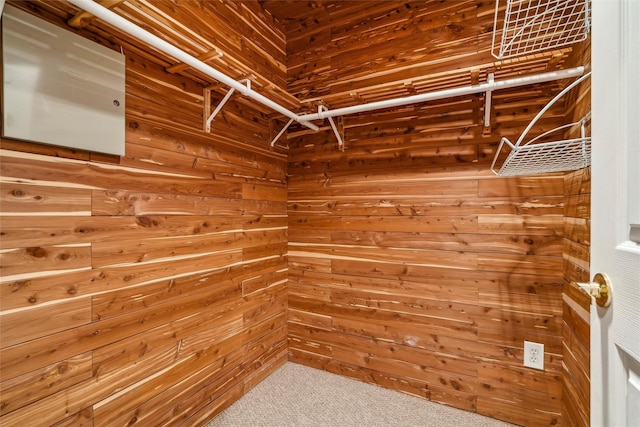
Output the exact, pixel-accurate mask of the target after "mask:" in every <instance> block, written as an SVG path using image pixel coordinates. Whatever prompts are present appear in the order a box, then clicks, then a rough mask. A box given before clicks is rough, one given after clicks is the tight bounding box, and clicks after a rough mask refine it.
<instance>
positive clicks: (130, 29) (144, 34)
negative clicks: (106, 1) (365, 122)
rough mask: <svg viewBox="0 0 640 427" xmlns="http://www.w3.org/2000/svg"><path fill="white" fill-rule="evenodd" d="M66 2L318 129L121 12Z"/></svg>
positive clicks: (89, 0)
mask: <svg viewBox="0 0 640 427" xmlns="http://www.w3.org/2000/svg"><path fill="white" fill-rule="evenodd" d="M0 1H1V0H0ZM69 3H71V4H73V5H75V6H77V7H79V8H81V9H83V10H85V11H87V12H89V13H90V14H92V15H94V16H96V17H98V18H100V19H102V20H103V21H105V22H107V23H109V24H111V25H113V26H114V27H116V28H118V29H120V30H122V31H124V32H125V33H127V34H129V35H131V36H133V37H135V38H137V39H138V40H141V41H143V42H145V43H147V44H148V45H149V46H153V47H155V48H156V49H158V50H160V51H162V52H164V53H166V54H167V55H169V56H171V57H173V58H175V59H177V60H178V61H181V62H183V63H185V64H187V65H189V66H190V67H192V68H195V69H196V70H198V71H201V72H203V73H205V74H206V75H208V76H209V77H213V78H214V79H216V80H218V81H219V82H221V83H223V84H225V85H227V86H229V87H231V88H233V89H235V90H237V91H238V92H240V93H241V94H243V95H245V96H247V97H249V98H252V99H254V100H256V101H258V102H259V103H261V104H262V105H265V106H267V107H269V108H271V109H272V110H274V111H277V112H278V113H281V114H283V115H285V116H287V117H289V118H290V119H293V120H295V121H297V122H299V123H301V124H303V125H305V126H307V127H308V128H310V129H313V130H316V131H317V130H319V129H320V128H319V127H318V126H316V125H314V124H312V123H308V122H307V120H306V119H300V116H298V115H297V114H295V113H294V112H293V111H289V110H288V109H286V108H284V107H283V106H281V105H280V104H277V103H275V102H273V101H272V100H270V99H269V98H266V97H265V96H263V95H261V94H259V93H258V92H256V91H254V90H252V89H251V88H249V87H247V86H245V85H243V84H241V83H238V82H237V81H235V80H234V79H232V78H231V77H229V76H227V75H226V74H223V73H221V72H219V71H218V70H216V69H215V68H213V67H211V66H209V65H207V64H205V63H204V62H202V61H200V60H199V59H197V58H195V57H193V56H191V55H189V54H188V53H186V52H184V51H182V50H180V49H178V48H177V47H175V46H173V45H171V44H170V43H167V42H166V41H164V40H162V39H161V38H159V37H157V36H155V35H153V34H151V33H149V32H148V31H146V30H144V29H142V28H140V27H139V26H137V25H135V24H134V23H132V22H129V21H128V20H126V19H125V18H123V17H121V16H120V15H118V14H116V13H114V12H112V11H110V10H109V9H107V8H105V7H103V6H101V5H99V4H98V3H95V2H94V1H93V0H69Z"/></svg>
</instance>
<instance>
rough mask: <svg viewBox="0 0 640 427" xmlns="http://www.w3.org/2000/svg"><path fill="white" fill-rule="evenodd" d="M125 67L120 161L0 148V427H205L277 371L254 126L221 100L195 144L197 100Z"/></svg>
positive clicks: (267, 206) (136, 67)
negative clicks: (123, 152)
mask: <svg viewBox="0 0 640 427" xmlns="http://www.w3.org/2000/svg"><path fill="white" fill-rule="evenodd" d="M12 3H13V4H16V5H17V6H19V7H25V5H24V4H20V3H16V2H12ZM207 3H209V2H207ZM34 5H35V4H34ZM231 5H232V6H234V7H229V6H228V5H227V4H223V3H213V2H211V3H209V4H208V7H210V8H211V10H213V12H211V10H210V12H211V14H212V15H213V16H216V14H218V15H224V16H225V17H226V19H225V25H226V23H235V24H234V30H235V31H236V32H237V33H235V36H236V38H237V36H238V35H239V34H247V33H249V32H251V31H255V29H250V28H248V24H247V22H248V21H249V20H247V21H245V20H243V19H240V18H241V16H240V14H243V17H242V18H246V15H251V8H245V7H235V5H233V4H231ZM30 6H31V5H30ZM45 6H46V4H45ZM52 6H57V5H55V4H54V5H52ZM34 10H35V9H34ZM43 13H44V12H43ZM46 17H47V19H49V20H51V21H53V22H56V23H59V22H60V20H59V19H58V17H56V16H52V15H46ZM63 18H64V19H65V20H66V18H68V17H63ZM253 18H254V19H255V20H259V19H262V18H260V17H259V16H255V17H253ZM236 21H237V22H236ZM212 25H215V21H213V22H212ZM276 29H277V28H276ZM229 36H230V37H231V39H230V40H233V37H232V36H233V34H229ZM264 36H266V37H271V38H273V37H272V36H271V35H270V34H266V35H264ZM90 37H92V36H90ZM93 38H95V37H93ZM103 42H104V40H103ZM104 43H105V44H108V43H107V42H104ZM278 43H279V47H278V49H275V48H274V49H273V50H274V51H275V50H280V52H279V53H278V52H273V53H272V54H273V57H274V58H278V56H280V57H282V56H283V55H284V47H285V46H284V37H281V38H280V39H279V40H274V41H273V45H274V46H277V45H278ZM115 48H116V49H118V50H119V47H118V46H115ZM243 49H245V50H246V49H247V47H246V46H243ZM265 52H267V51H266V50H261V51H257V50H256V52H254V53H253V55H254V58H255V57H260V55H265ZM125 54H126V63H127V66H126V73H127V78H126V85H127V87H126V91H127V98H126V107H127V110H126V124H127V130H126V155H125V156H124V157H122V158H120V159H118V158H115V157H111V156H104V155H97V154H89V153H83V152H75V151H73V150H67V149H59V148H54V147H46V146H40V145H36V144H27V143H21V142H17V141H11V140H3V141H2V147H1V148H2V152H1V154H2V157H1V160H0V162H1V163H0V166H1V169H2V171H1V172H2V186H1V208H2V209H1V211H2V217H1V227H2V230H1V233H2V234H1V235H2V239H1V245H2V251H1V252H0V265H1V267H2V286H1V296H0V298H1V299H0V301H1V308H2V314H1V315H0V322H1V323H0V327H1V328H2V329H1V347H2V348H1V350H0V363H1V366H0V371H1V375H2V382H1V383H0V387H1V390H0V394H1V399H2V403H1V405H0V411H1V415H2V416H1V418H0V424H2V425H3V426H16V425H22V426H24V425H29V426H36V425H42V426H46V425H53V424H56V423H59V424H56V425H60V426H64V425H69V426H71V425H73V426H80V425H85V426H92V425H95V426H105V425H125V424H126V425H144V426H151V425H178V424H183V425H202V424H204V423H205V422H206V421H207V420H209V419H211V418H212V417H213V415H214V414H215V413H217V412H219V411H220V410H222V409H223V408H224V407H226V406H228V405H229V404H230V403H232V402H233V401H235V400H236V399H237V398H239V397H240V396H241V395H243V394H244V393H245V392H246V391H247V390H248V389H250V388H251V387H252V386H253V385H254V384H256V383H257V382H259V381H260V380H261V379H262V378H264V377H265V376H267V375H268V374H270V373H271V372H272V371H273V370H274V369H276V368H277V367H278V366H280V365H281V364H282V363H284V361H286V359H287V339H286V305H287V291H286V287H287V262H286V257H284V256H283V254H286V251H287V218H286V213H287V212H286V210H287V208H286V195H287V193H286V166H287V163H286V156H285V155H282V154H275V153H271V152H269V151H268V150H267V149H266V148H267V141H268V132H267V130H268V128H269V121H268V119H267V118H266V116H265V115H264V114H263V113H260V112H258V111H256V110H252V109H250V108H247V107H246V106H244V107H242V108H239V106H238V105H237V103H236V102H234V101H231V102H230V103H228V104H227V106H226V107H225V111H224V112H223V113H221V115H220V116H219V117H218V118H217V119H216V121H215V123H214V132H215V133H214V134H212V135H206V134H204V133H203V132H202V104H203V86H202V85H200V84H196V83H194V82H193V81H192V80H189V79H187V78H184V77H181V76H178V75H170V74H167V73H166V72H164V70H163V68H161V67H159V66H158V65H156V64H154V63H152V62H151V61H150V60H148V59H147V58H144V57H142V56H139V55H138V54H137V53H135V52H134V51H133V50H130V49H127V48H125ZM261 62H262V63H265V64H272V63H275V62H276V61H275V60H274V59H273V58H268V60H266V59H265V60H263V61H261ZM270 71H271V72H272V73H273V74H274V76H276V77H278V78H279V80H280V81H282V82H283V83H284V79H285V73H284V65H283V64H282V67H281V68H278V67H276V66H273V67H272V69H271V70H270ZM214 135H218V136H214Z"/></svg>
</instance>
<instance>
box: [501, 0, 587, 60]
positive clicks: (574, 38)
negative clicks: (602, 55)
mask: <svg viewBox="0 0 640 427" xmlns="http://www.w3.org/2000/svg"><path fill="white" fill-rule="evenodd" d="M500 2H501V0H496V11H495V17H494V31H493V40H492V45H491V53H492V54H493V56H495V57H496V58H498V59H504V58H512V57H514V56H519V55H527V54H531V53H536V52H541V51H545V50H550V49H555V48H559V47H562V46H567V45H570V44H573V43H576V42H580V41H583V40H585V39H586V38H587V36H588V35H589V30H590V26H591V25H590V8H589V0H507V4H506V7H505V12H504V18H503V24H502V31H501V32H500V33H501V34H500V40H497V38H498V33H499V31H498V28H499V16H498V15H499V14H498V11H499V9H500V8H499V6H500Z"/></svg>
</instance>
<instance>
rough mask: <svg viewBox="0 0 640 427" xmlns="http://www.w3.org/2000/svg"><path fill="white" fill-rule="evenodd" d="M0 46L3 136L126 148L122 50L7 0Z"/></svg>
mask: <svg viewBox="0 0 640 427" xmlns="http://www.w3.org/2000/svg"><path fill="white" fill-rule="evenodd" d="M2 48H3V85H2V101H3V102H2V132H3V135H4V136H5V137H7V138H15V139H20V140H25V141H34V142H41V143H46V144H53V145H60V146H65V147H73V148H79V149H83V150H90V151H97V152H102V153H110V154H117V155H123V154H124V132H125V115H124V112H125V108H124V100H125V60H124V55H121V54H119V53H117V52H114V51H113V50H110V49H108V48H106V47H105V46H102V45H99V44H97V43H95V42H92V41H90V40H87V39H85V38H82V37H80V36H78V35H77V34H74V33H72V32H70V31H66V30H64V29H61V28H59V27H56V26H55V25H53V24H50V23H48V22H46V21H43V20H41V19H39V18H37V17H35V16H32V15H30V14H28V13H26V12H23V11H21V10H19V9H16V8H14V7H10V6H5V8H4V12H3V14H2Z"/></svg>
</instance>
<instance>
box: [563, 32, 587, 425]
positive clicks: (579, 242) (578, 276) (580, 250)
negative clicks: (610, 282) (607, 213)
mask: <svg viewBox="0 0 640 427" xmlns="http://www.w3.org/2000/svg"><path fill="white" fill-rule="evenodd" d="M572 60H573V61H575V62H576V63H581V64H590V63H591V43H590V40H589V39H587V40H586V41H585V42H583V43H580V44H579V45H577V46H576V48H575V53H574V55H573V58H572ZM568 102H569V103H570V108H567V113H566V114H567V116H568V117H567V118H568V119H570V121H575V120H578V119H580V118H581V117H583V116H584V115H585V114H586V113H587V112H589V111H591V81H590V80H585V81H584V82H583V83H582V84H580V85H579V87H578V88H577V89H576V90H575V91H572V93H570V94H569V100H568ZM570 136H573V137H575V136H577V135H570ZM564 216H565V227H564V291H563V294H562V300H563V325H562V336H563V339H562V342H563V352H562V356H563V357H562V358H563V363H562V368H563V371H562V390H563V400H562V413H563V414H564V420H565V424H566V425H568V426H576V427H582V426H588V425H590V424H591V423H590V402H591V400H590V388H591V386H590V360H591V359H590V355H589V353H590V348H591V347H590V326H589V325H590V305H591V297H589V296H588V295H587V294H586V293H585V292H584V291H582V290H580V289H579V288H578V287H577V286H576V285H575V283H574V282H589V281H590V279H591V274H590V268H589V263H590V260H589V259H590V252H589V248H590V245H591V232H590V230H591V223H590V220H589V219H590V218H591V168H586V169H583V170H579V171H576V172H572V173H568V174H567V175H566V176H565V208H564Z"/></svg>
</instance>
